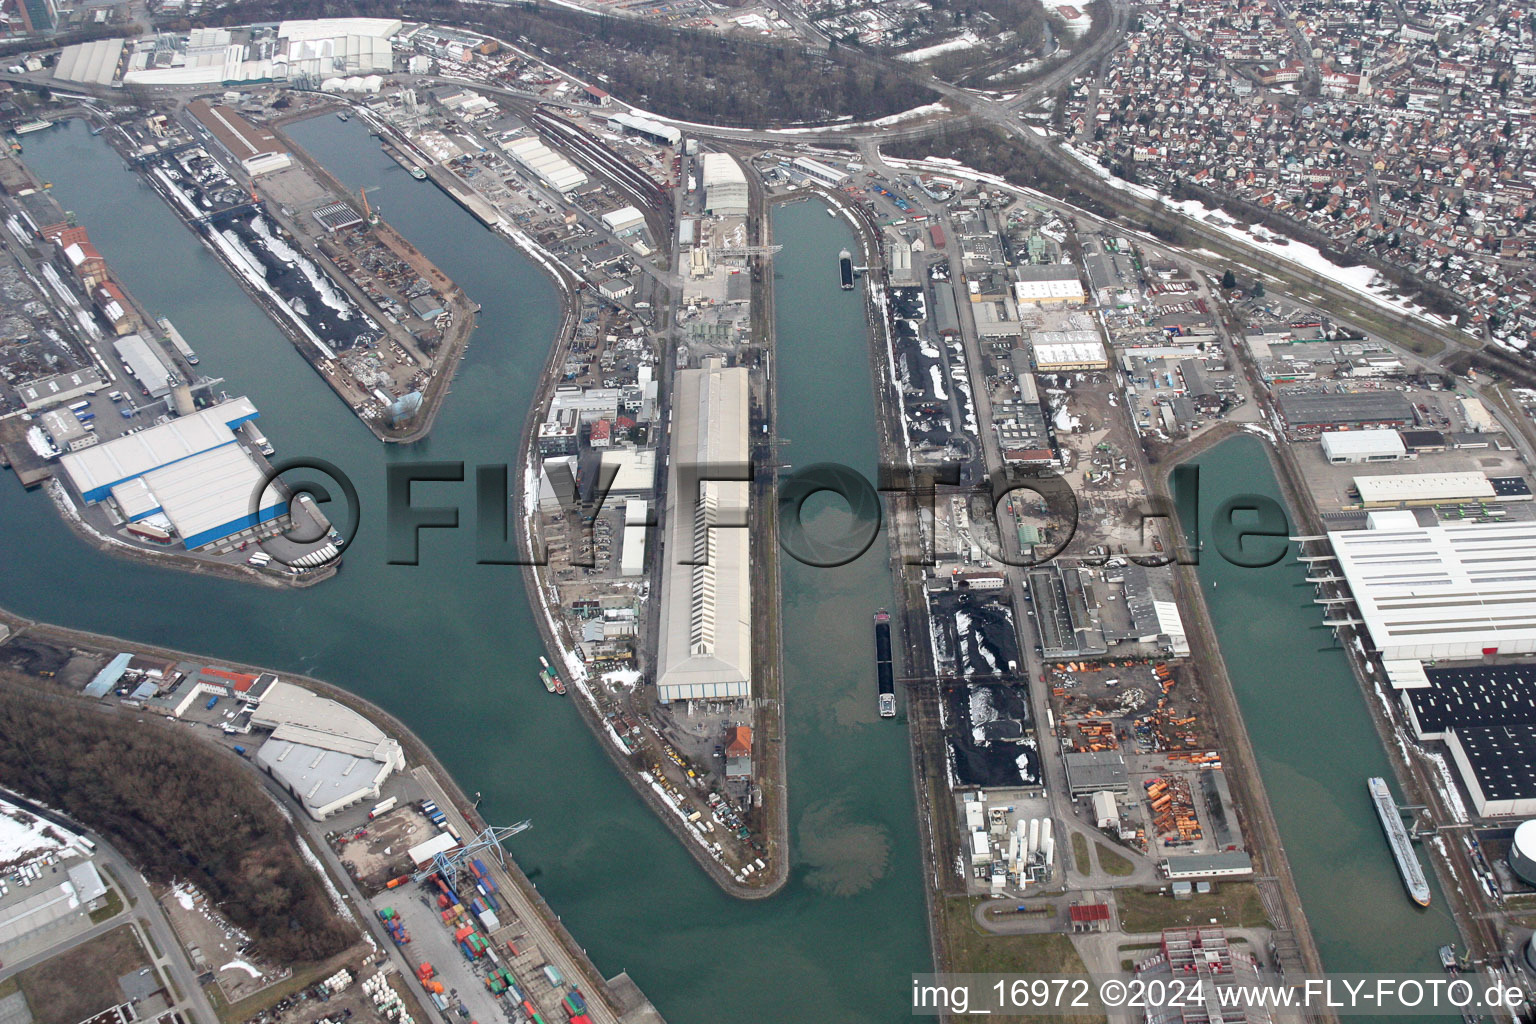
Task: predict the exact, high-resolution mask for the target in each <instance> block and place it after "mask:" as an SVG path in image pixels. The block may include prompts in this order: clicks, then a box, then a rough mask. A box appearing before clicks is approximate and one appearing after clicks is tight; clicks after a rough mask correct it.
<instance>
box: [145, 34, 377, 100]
mask: <svg viewBox="0 0 1536 1024" xmlns="http://www.w3.org/2000/svg"><path fill="white" fill-rule="evenodd" d="M401 27H402V24H401V22H400V21H398V20H397V19H394V18H313V19H299V20H290V21H284V22H281V23H280V24H279V25H278V26H277V28H276V30H275V31H274V30H272V29H271V28H266V29H264V30H258V31H256V32H254V33H252V34H250V36H249V38H248V39H246V38H245V37H246V34H245V33H242V34H241V38H242V39H244V40H245V41H237V39H236V36H235V34H234V33H233V32H232V31H231V30H229V29H217V28H206V29H194V30H193V31H192V32H191V33H190V34H189V35H188V37H187V44H186V48H185V49H184V50H173V51H171V52H170V53H169V54H168V55H167V56H168V62H167V63H161V62H160V53H159V51H157V50H145V51H141V52H138V53H135V54H134V56H133V57H132V58H131V59H130V62H129V70H128V72H127V73H126V74H124V75H123V83H124V84H125V85H173V86H175V85H218V84H220V83H221V82H263V81H307V82H309V83H311V87H313V85H315V84H322V85H323V84H324V83H326V82H328V81H330V80H332V79H335V78H339V77H341V76H353V77H358V76H369V75H372V74H374V73H375V72H378V73H384V74H387V73H388V72H390V71H392V70H394V59H395V55H394V47H393V44H392V43H391V39H392V38H393V37H394V36H395V35H396V34H397V33H398V32H399V31H400V29H401ZM152 62H153V63H154V64H155V66H151V63H152Z"/></svg>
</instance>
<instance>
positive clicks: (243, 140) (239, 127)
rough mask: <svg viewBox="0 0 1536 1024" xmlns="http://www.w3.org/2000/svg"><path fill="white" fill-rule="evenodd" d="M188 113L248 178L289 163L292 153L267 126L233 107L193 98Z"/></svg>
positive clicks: (291, 162)
mask: <svg viewBox="0 0 1536 1024" xmlns="http://www.w3.org/2000/svg"><path fill="white" fill-rule="evenodd" d="M187 113H189V114H191V115H192V116H193V117H195V118H197V120H198V122H199V123H201V124H202V126H203V127H204V128H207V129H208V131H209V133H210V134H212V135H213V137H214V140H215V141H217V142H218V144H219V146H220V148H222V149H223V150H224V152H226V153H228V154H229V155H230V157H231V158H232V159H234V160H237V161H239V163H240V166H241V167H242V168H244V170H245V173H246V174H249V175H250V176H251V177H253V178H254V177H256V176H258V175H261V174H270V173H271V172H273V171H281V170H283V169H284V168H285V167H289V166H292V164H293V155H292V154H291V153H289V152H288V147H287V146H285V145H283V144H282V142H280V141H279V140H278V138H277V136H276V135H274V134H273V133H272V132H271V130H269V129H267V128H261V127H258V126H256V125H253V124H251V122H249V121H247V120H246V119H245V118H243V117H241V116H240V115H239V114H238V113H236V112H235V110H234V108H232V107H225V106H212V105H210V104H209V103H208V101H207V100H193V101H192V102H191V103H189V104H187Z"/></svg>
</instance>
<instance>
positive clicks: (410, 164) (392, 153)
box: [379, 142, 427, 181]
mask: <svg viewBox="0 0 1536 1024" xmlns="http://www.w3.org/2000/svg"><path fill="white" fill-rule="evenodd" d="M379 148H381V149H383V150H384V153H385V155H386V156H388V157H389V158H390V159H391V160H393V161H394V162H395V163H397V164H399V165H400V166H401V167H404V168H405V169H406V170H407V171H409V172H410V175H411V177H413V178H415V179H416V180H417V181H426V180H427V172H426V171H424V170H422V168H421V165H420V164H418V163H417V162H416V161H415V160H412V159H411V158H410V157H408V156H406V155H405V152H404V151H403V150H401V149H399V148H398V147H396V146H391V145H390V144H389V143H387V142H386V143H383V144H382V145H381V146H380V147H379Z"/></svg>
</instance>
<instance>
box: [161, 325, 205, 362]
mask: <svg viewBox="0 0 1536 1024" xmlns="http://www.w3.org/2000/svg"><path fill="white" fill-rule="evenodd" d="M155 323H157V324H159V325H160V329H161V330H162V331H164V332H165V336H166V337H167V338H169V339H170V340H171V345H173V346H174V347H175V349H176V351H177V352H180V353H181V358H183V359H185V360H186V361H187V365H188V366H196V365H197V353H196V352H194V351H192V346H191V345H188V344H187V339H186V338H183V337H182V336H181V332H180V331H178V330H177V329H176V325H175V324H173V323H171V321H170V318H169V317H163V316H157V317H155Z"/></svg>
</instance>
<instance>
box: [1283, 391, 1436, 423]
mask: <svg viewBox="0 0 1536 1024" xmlns="http://www.w3.org/2000/svg"><path fill="white" fill-rule="evenodd" d="M1279 406H1280V415H1281V416H1282V417H1284V418H1285V424H1286V426H1287V427H1288V428H1289V429H1291V430H1293V431H1296V432H1298V433H1313V432H1316V431H1322V430H1339V429H1344V430H1351V429H1354V430H1358V429H1360V428H1362V427H1406V426H1408V425H1409V424H1411V423H1412V422H1413V406H1412V404H1411V403H1410V402H1409V401H1408V398H1407V396H1405V395H1404V394H1403V393H1402V392H1401V391H1359V392H1354V393H1346V394H1281V395H1280V396H1279Z"/></svg>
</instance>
